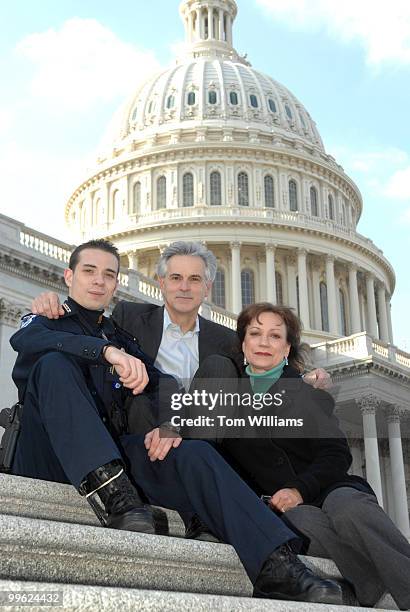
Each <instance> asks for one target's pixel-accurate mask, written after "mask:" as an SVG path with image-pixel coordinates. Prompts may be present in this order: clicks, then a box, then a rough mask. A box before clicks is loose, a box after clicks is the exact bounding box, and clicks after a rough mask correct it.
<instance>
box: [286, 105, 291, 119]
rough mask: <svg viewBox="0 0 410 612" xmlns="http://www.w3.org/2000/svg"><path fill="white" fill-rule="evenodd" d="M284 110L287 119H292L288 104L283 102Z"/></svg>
mask: <svg viewBox="0 0 410 612" xmlns="http://www.w3.org/2000/svg"><path fill="white" fill-rule="evenodd" d="M285 111H286V114H287V116H288V118H289V119H293V115H292V111H291V110H290V106H289V105H288V104H285Z"/></svg>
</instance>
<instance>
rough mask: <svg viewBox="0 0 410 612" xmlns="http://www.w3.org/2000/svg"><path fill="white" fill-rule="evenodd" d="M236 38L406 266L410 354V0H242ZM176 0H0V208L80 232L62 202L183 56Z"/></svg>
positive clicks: (404, 310)
mask: <svg viewBox="0 0 410 612" xmlns="http://www.w3.org/2000/svg"><path fill="white" fill-rule="evenodd" d="M237 4H238V8H239V13H238V17H237V20H236V22H235V26H234V46H235V47H236V49H237V50H238V51H239V52H240V53H241V54H243V53H247V54H248V59H249V60H250V61H251V62H252V65H253V66H254V67H255V68H257V69H258V70H261V71H263V72H266V73H268V74H269V75H271V76H272V77H273V78H275V79H276V80H278V81H280V82H282V83H283V84H284V85H285V86H286V87H288V88H289V89H290V90H291V91H292V92H293V93H294V94H295V95H296V96H297V97H298V98H299V99H300V101H301V102H302V103H303V104H304V105H305V106H306V108H307V109H308V111H309V112H310V114H311V115H312V117H313V118H314V120H315V121H316V123H317V125H318V128H319V131H320V133H321V135H322V138H323V141H324V144H325V147H326V150H327V151H328V152H329V153H330V154H332V155H334V157H335V158H336V159H337V161H338V162H339V163H340V164H341V165H342V166H343V167H344V169H345V171H346V172H347V173H348V174H349V175H350V176H351V177H352V178H353V179H354V180H355V181H356V183H357V184H358V186H359V188H360V190H361V192H362V195H363V200H364V212H363V215H362V218H361V220H360V223H359V227H358V231H359V232H360V233H361V234H364V235H365V236H368V237H369V238H371V239H372V240H373V241H374V242H375V243H376V245H377V246H378V247H379V248H381V249H382V250H383V251H384V253H385V255H386V257H387V258H388V259H389V260H390V262H391V263H392V265H393V266H394V268H395V270H396V275H397V284H396V290H395V293H394V296H393V326H394V334H395V343H396V344H397V345H398V346H400V347H401V348H403V349H405V350H407V351H409V352H410V318H409V317H408V316H407V314H408V307H407V305H408V304H409V303H410V276H409V274H408V271H407V256H408V253H409V248H408V245H409V239H408V236H409V230H410V121H409V109H410V2H408V0H390V2H389V3H385V2H383V1H382V0H360V2H357V0H344V3H343V4H342V3H340V1H339V0H237ZM178 6H179V1H178V0H156V2H152V3H147V2H145V1H143V0H123V1H122V2H119V3H115V4H114V3H113V2H111V1H108V0H98V1H97V0H87V2H84V0H82V1H81V2H80V1H78V0H70V1H68V0H59V1H58V2H55V0H36V2H27V0H14V1H13V2H2V3H0V75H1V78H0V179H1V186H2V187H1V194H2V197H1V203H0V212H2V213H4V214H7V215H9V216H12V217H15V218H17V219H19V220H21V221H23V222H24V223H26V224H27V225H28V226H30V227H34V228H37V229H39V230H41V231H43V232H46V233H49V234H51V235H55V236H58V237H61V238H63V239H66V240H68V241H70V236H69V235H68V234H67V233H66V230H65V228H64V217H63V209H64V203H65V200H66V198H67V196H68V195H69V194H70V191H71V189H72V188H73V187H74V186H75V185H76V182H77V180H78V179H79V178H80V177H82V176H83V175H84V174H85V171H86V168H88V167H91V166H92V165H93V160H94V159H95V157H96V155H97V153H98V150H99V148H100V142H101V139H102V137H103V134H104V132H105V130H106V128H107V125H108V124H109V121H110V119H111V117H112V116H113V114H114V112H115V110H116V109H117V108H118V106H119V105H120V104H121V102H122V101H123V100H124V99H125V98H126V97H127V95H128V94H129V93H131V92H132V91H133V89H134V88H135V86H136V84H137V83H138V82H139V80H140V79H142V78H144V77H145V76H147V75H149V74H150V72H151V71H153V70H155V69H156V68H159V67H161V66H166V65H168V64H169V63H170V62H172V61H173V59H174V54H175V50H176V49H177V48H178V45H179V44H180V43H181V41H182V39H183V26H182V22H181V20H180V18H179V14H178Z"/></svg>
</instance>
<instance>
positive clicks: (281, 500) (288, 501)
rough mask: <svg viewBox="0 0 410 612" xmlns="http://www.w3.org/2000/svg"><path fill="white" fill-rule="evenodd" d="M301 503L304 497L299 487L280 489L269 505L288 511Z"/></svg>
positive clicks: (281, 510)
mask: <svg viewBox="0 0 410 612" xmlns="http://www.w3.org/2000/svg"><path fill="white" fill-rule="evenodd" d="M299 504H303V497H302V496H301V494H300V493H299V491H298V490H297V489H279V491H276V493H275V495H272V497H271V500H270V502H269V505H270V506H271V507H272V508H274V509H275V510H279V512H286V511H287V510H290V508H295V506H299Z"/></svg>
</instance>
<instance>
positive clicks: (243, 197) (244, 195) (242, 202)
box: [238, 172, 249, 206]
mask: <svg viewBox="0 0 410 612" xmlns="http://www.w3.org/2000/svg"><path fill="white" fill-rule="evenodd" d="M238 204H239V206H249V178H248V175H247V174H246V172H240V173H239V174H238Z"/></svg>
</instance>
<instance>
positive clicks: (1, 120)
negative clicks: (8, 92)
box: [0, 108, 14, 134]
mask: <svg viewBox="0 0 410 612" xmlns="http://www.w3.org/2000/svg"><path fill="white" fill-rule="evenodd" d="M13 123H14V113H13V111H11V110H10V109H7V108H0V134H5V133H6V132H9V131H10V130H11V128H12V127H13Z"/></svg>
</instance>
